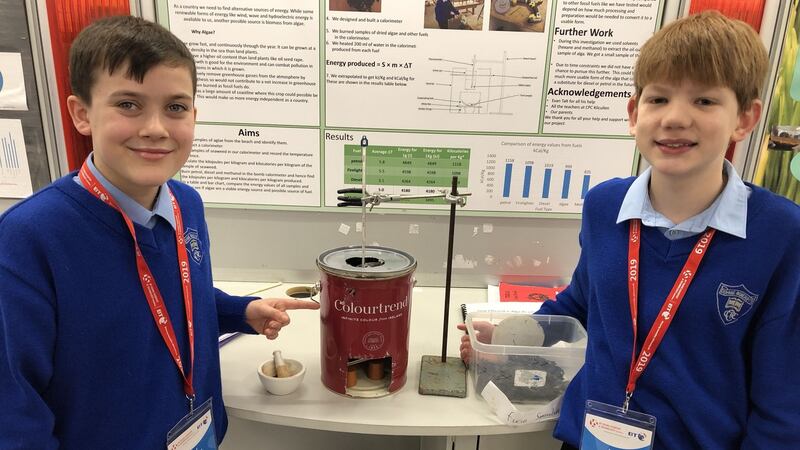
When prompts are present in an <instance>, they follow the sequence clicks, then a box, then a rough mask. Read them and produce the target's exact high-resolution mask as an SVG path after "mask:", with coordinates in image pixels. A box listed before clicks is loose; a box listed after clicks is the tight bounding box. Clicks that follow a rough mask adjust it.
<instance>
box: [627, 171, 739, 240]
mask: <svg viewBox="0 0 800 450" xmlns="http://www.w3.org/2000/svg"><path fill="white" fill-rule="evenodd" d="M724 167H725V173H726V174H727V175H728V182H727V183H726V184H725V188H724V189H723V190H722V192H721V193H720V194H719V195H718V196H717V198H716V199H715V200H714V202H713V203H712V204H711V206H709V207H708V208H706V209H705V210H704V211H702V212H701V213H699V214H697V215H695V216H692V217H690V218H688V219H686V220H684V221H683V222H681V223H679V224H675V223H673V222H672V221H671V220H669V219H668V218H666V217H665V216H664V215H663V214H661V213H660V212H658V211H656V210H655V209H653V205H652V204H651V203H650V195H649V188H648V186H649V185H650V173H651V171H652V167H648V168H647V170H645V171H644V172H642V174H641V175H639V176H638V177H637V178H636V180H634V181H633V184H631V187H630V188H629V189H628V193H627V194H625V199H624V200H623V201H622V206H620V208H619V215H617V223H621V222H624V221H626V220H630V219H640V220H641V221H642V225H645V226H648V227H655V228H659V229H660V230H661V231H662V232H663V233H664V236H665V237H666V238H667V239H669V240H676V239H682V238H686V237H689V236H694V235H696V234H699V233H702V232H703V231H705V230H706V228H708V227H711V228H714V229H716V230H719V231H723V232H725V233H728V234H731V235H734V236H737V237H740V238H742V239H745V238H746V237H747V199H748V197H750V192H751V189H750V188H749V187H748V186H747V185H746V184H744V182H743V181H742V178H741V177H739V174H738V173H736V169H735V168H734V167H733V164H731V163H730V162H728V161H725V163H724Z"/></svg>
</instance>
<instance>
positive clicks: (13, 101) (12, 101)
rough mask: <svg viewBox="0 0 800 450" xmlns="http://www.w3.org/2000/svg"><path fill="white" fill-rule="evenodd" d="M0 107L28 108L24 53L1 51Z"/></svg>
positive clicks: (22, 109) (21, 109)
mask: <svg viewBox="0 0 800 450" xmlns="http://www.w3.org/2000/svg"><path fill="white" fill-rule="evenodd" d="M0 109H12V110H17V111H27V110H28V99H27V98H26V97H25V77H24V76H23V73H22V55H20V54H19V53H4V52H0Z"/></svg>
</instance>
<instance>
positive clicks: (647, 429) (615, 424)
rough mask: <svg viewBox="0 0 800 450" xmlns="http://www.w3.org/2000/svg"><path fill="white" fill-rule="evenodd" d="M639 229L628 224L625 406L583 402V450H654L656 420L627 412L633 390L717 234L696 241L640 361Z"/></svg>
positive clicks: (634, 223)
mask: <svg viewBox="0 0 800 450" xmlns="http://www.w3.org/2000/svg"><path fill="white" fill-rule="evenodd" d="M641 227H642V223H641V221H640V220H639V219H633V220H631V221H630V239H629V242H628V298H629V301H630V309H631V322H632V324H633V351H632V354H631V366H630V370H629V372H628V384H627V386H626V387H625V402H624V403H623V405H622V407H619V406H614V405H608V404H605V403H600V402H597V401H594V400H588V401H587V402H586V413H585V414H584V421H583V431H582V434H581V447H580V448H581V449H582V450H600V449H602V450H616V449H650V448H653V437H654V436H655V431H656V418H655V417H654V416H651V415H649V414H644V413H641V412H636V411H631V410H629V409H628V405H629V403H630V400H631V397H632V396H633V392H634V390H636V382H637V381H638V380H639V377H641V376H642V373H644V370H645V369H646V368H647V366H648V365H649V364H650V361H652V360H653V355H655V353H656V349H658V346H659V345H660V344H661V340H662V339H663V338H664V335H665V334H666V333H667V330H668V329H669V326H670V324H671V323H672V320H673V319H674V317H675V314H676V313H677V312H678V307H680V305H681V302H682V301H683V297H684V296H685V295H686V291H687V290H688V289H689V285H690V284H691V283H692V281H693V280H694V276H695V274H696V273H697V269H698V268H699V267H700V262H701V261H702V260H703V257H704V256H705V255H706V252H707V251H708V246H709V245H710V244H711V239H712V238H713V237H714V233H715V231H716V230H714V229H713V228H709V229H707V230H706V231H705V232H704V233H703V234H701V235H700V238H699V239H698V240H697V243H696V244H695V246H694V248H693V249H692V252H691V253H689V257H688V258H687V260H686V263H685V264H684V265H683V269H681V272H680V274H679V275H678V279H677V280H675V285H674V286H673V287H672V290H671V291H670V293H669V295H668V296H667V299H666V300H665V301H664V304H663V305H662V306H661V311H659V314H658V316H656V320H655V322H654V323H653V326H652V327H651V328H650V332H649V333H648V334H647V337H646V338H645V340H644V344H643V345H642V349H641V352H640V353H639V357H638V358H637V357H636V333H637V324H638V314H639V270H640V267H639V249H640V244H641Z"/></svg>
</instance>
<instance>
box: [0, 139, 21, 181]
mask: <svg viewBox="0 0 800 450" xmlns="http://www.w3.org/2000/svg"><path fill="white" fill-rule="evenodd" d="M0 146H2V154H1V155H0V172H2V173H3V174H5V175H18V174H19V173H20V170H21V165H20V160H19V153H18V151H17V148H18V146H17V142H16V140H15V139H14V136H12V135H11V133H10V132H9V133H7V134H6V135H5V136H2V137H0Z"/></svg>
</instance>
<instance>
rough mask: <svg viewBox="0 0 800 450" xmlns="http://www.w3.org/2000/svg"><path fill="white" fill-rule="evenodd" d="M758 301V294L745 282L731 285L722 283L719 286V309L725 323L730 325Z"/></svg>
mask: <svg viewBox="0 0 800 450" xmlns="http://www.w3.org/2000/svg"><path fill="white" fill-rule="evenodd" d="M757 301H758V294H755V293H753V292H751V291H750V290H749V289H747V288H746V287H745V286H744V285H743V284H739V285H736V286H729V285H727V284H725V283H720V284H719V287H718V288H717V311H718V312H719V317H720V319H722V323H723V324H725V325H730V324H732V323H734V322H736V321H737V320H739V318H741V317H742V316H745V315H747V313H749V312H750V310H751V309H753V305H754V304H755V303H756V302H757Z"/></svg>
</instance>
